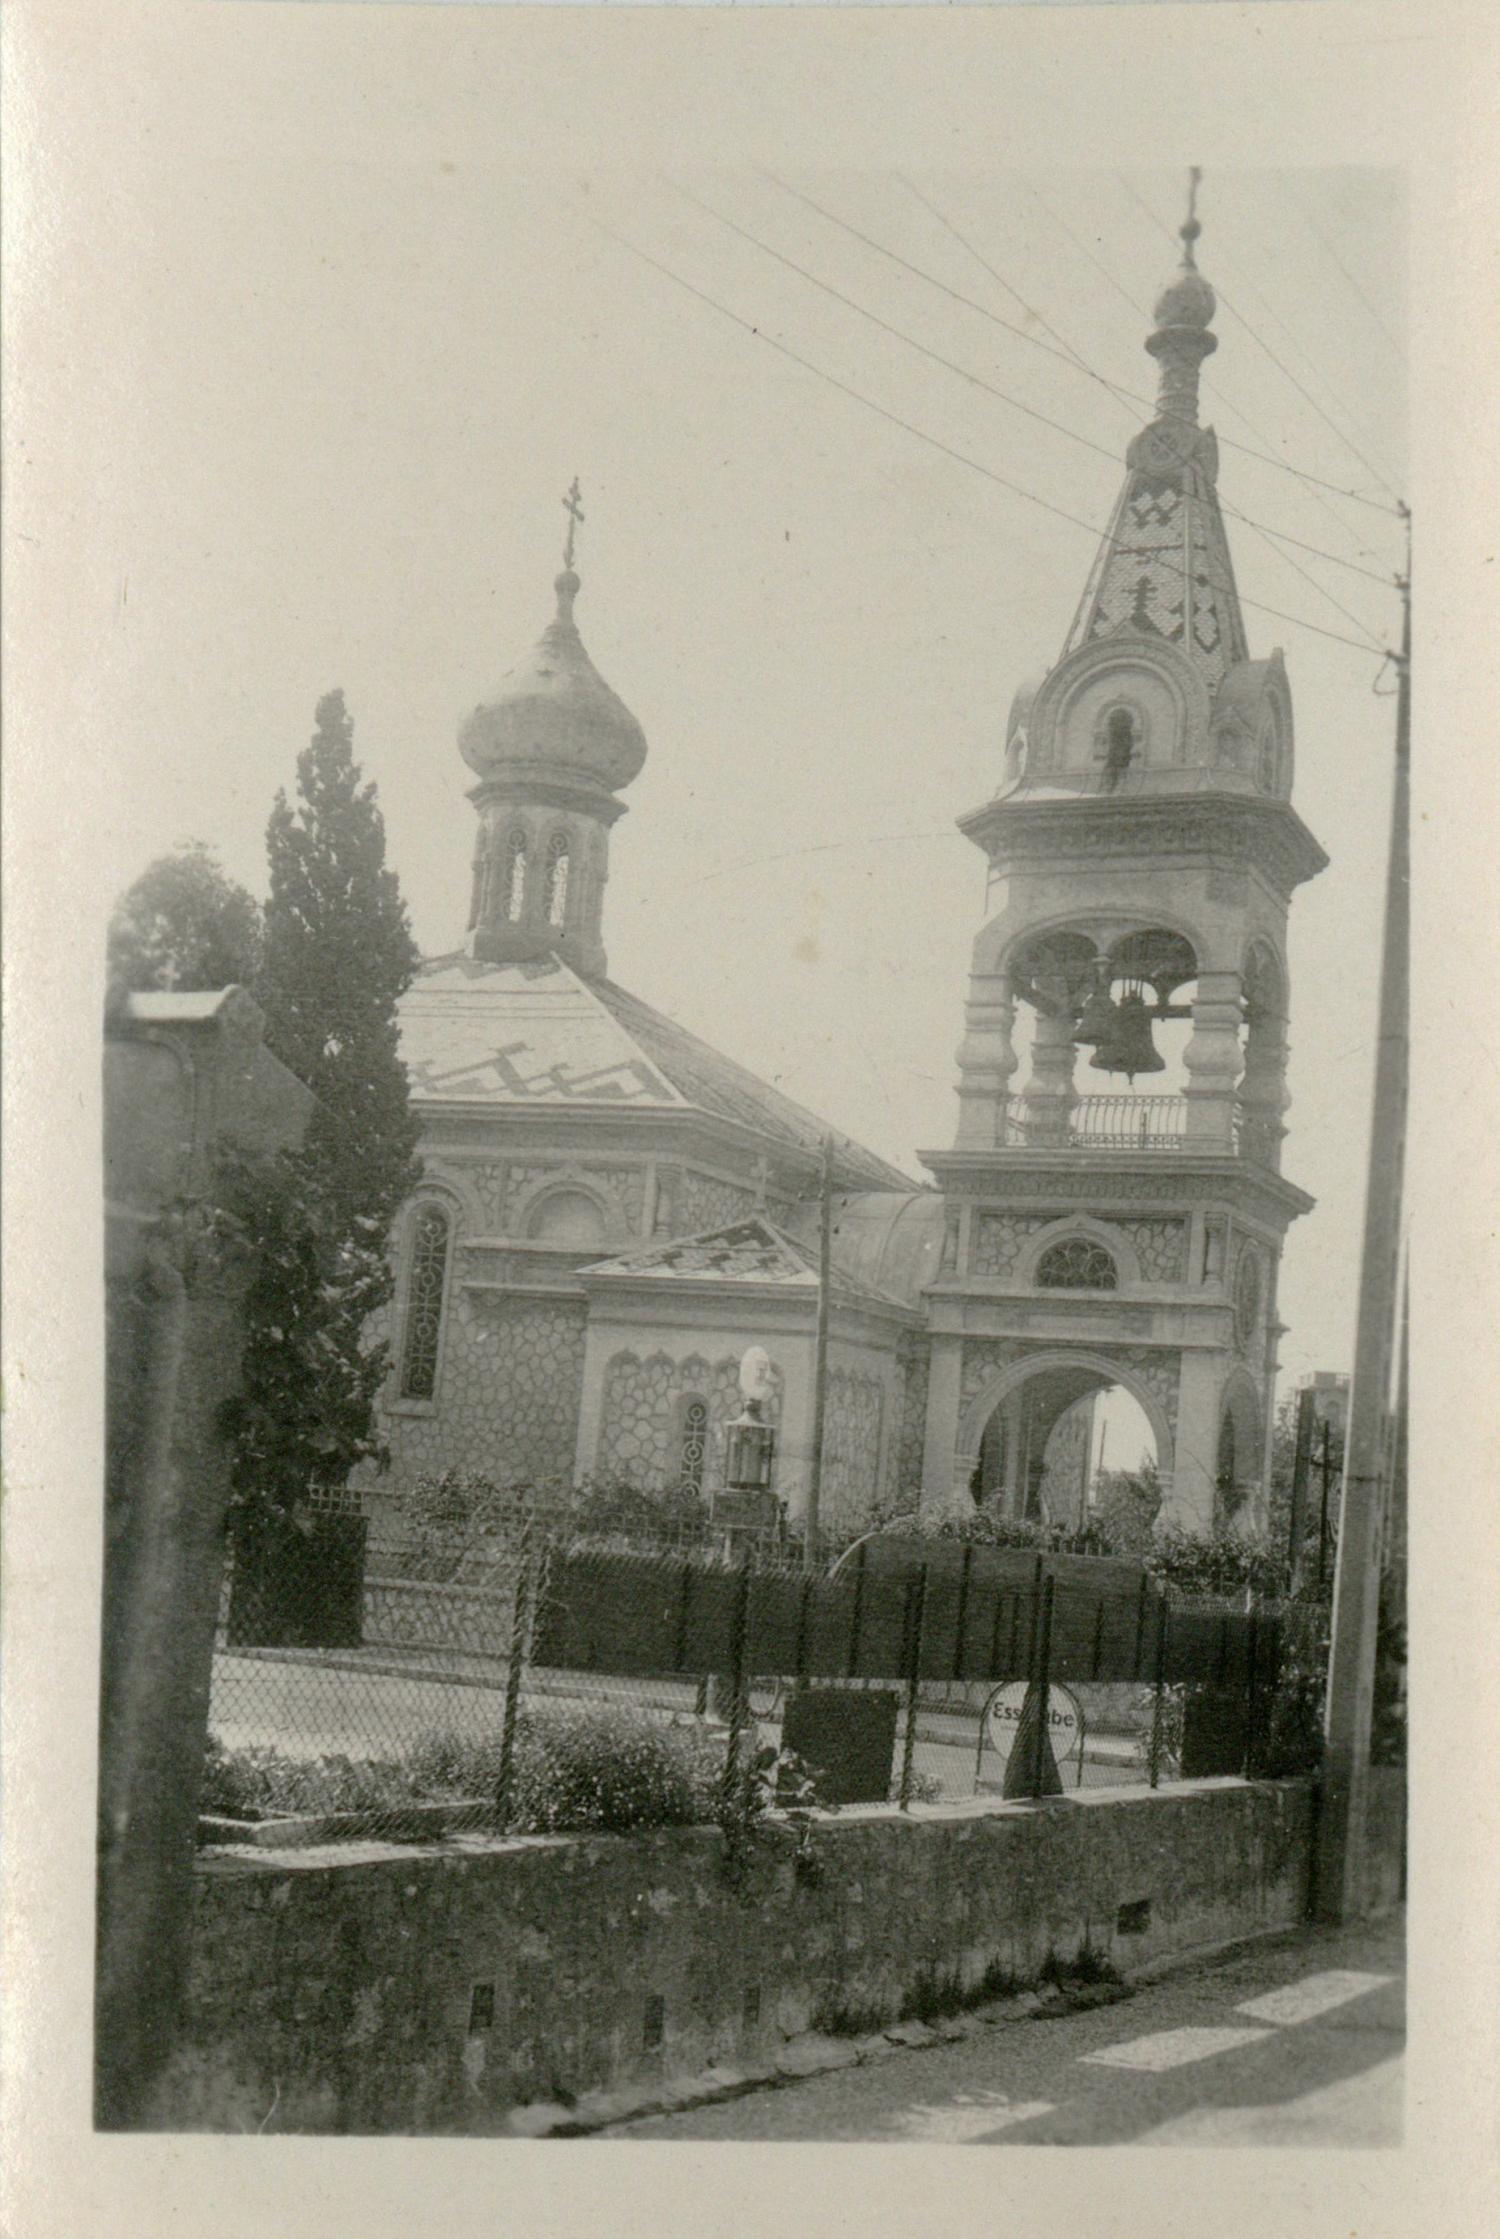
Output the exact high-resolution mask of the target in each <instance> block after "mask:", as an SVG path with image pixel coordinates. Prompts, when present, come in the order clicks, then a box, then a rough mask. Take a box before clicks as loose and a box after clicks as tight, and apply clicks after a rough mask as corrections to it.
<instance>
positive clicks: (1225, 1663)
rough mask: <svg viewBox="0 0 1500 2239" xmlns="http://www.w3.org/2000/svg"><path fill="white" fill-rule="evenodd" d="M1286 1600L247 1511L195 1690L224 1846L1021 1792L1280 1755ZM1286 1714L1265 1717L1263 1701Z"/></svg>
mask: <svg viewBox="0 0 1500 2239" xmlns="http://www.w3.org/2000/svg"><path fill="white" fill-rule="evenodd" d="M1286 1655H1287V1626H1286V1623H1285V1621H1284V1618H1283V1614H1282V1613H1281V1612H1280V1611H1278V1610H1275V1609H1265V1608H1262V1609H1246V1608H1245V1607H1243V1606H1232V1605H1230V1604H1227V1603H1224V1602H1202V1601H1187V1600H1182V1599H1174V1598H1171V1597H1169V1596H1167V1595H1166V1594H1164V1593H1162V1592H1161V1591H1160V1590H1159V1589H1158V1588H1157V1587H1156V1586H1155V1585H1154V1584H1153V1582H1152V1581H1151V1580H1150V1579H1149V1578H1148V1576H1147V1575H1146V1573H1145V1572H1144V1571H1143V1570H1142V1569H1141V1568H1140V1566H1138V1565H1135V1564H1130V1563H1125V1562H1116V1561H1109V1560H1098V1559H1090V1558H1083V1557H1072V1556H1067V1555H1039V1554H1034V1553H1031V1552H1029V1551H1025V1550H1019V1549H1006V1548H992V1547H979V1546H964V1545H962V1544H960V1543H958V1542H954V1541H941V1540H938V1541H934V1540H922V1539H901V1538H889V1539H872V1540H869V1541H866V1542H864V1543H863V1544H861V1545H860V1546H858V1547H856V1548H855V1549H854V1550H853V1552H852V1555H849V1556H846V1557H845V1559H844V1560H843V1561H841V1562H839V1563H838V1564H836V1565H835V1566H834V1567H833V1568H832V1570H831V1571H830V1570H827V1569H821V1570H808V1569H805V1568H800V1567H796V1566H795V1565H793V1564H792V1563H790V1562H788V1561H787V1560H786V1559H785V1557H784V1555H782V1554H781V1553H779V1551H778V1550H777V1549H776V1547H775V1545H774V1543H773V1542H770V1541H764V1542H756V1541H754V1540H750V1541H746V1542H744V1543H742V1544H740V1545H737V1546H726V1545H725V1544H724V1542H723V1541H722V1540H717V1541H716V1540H712V1539H709V1540H702V1541H699V1542H696V1543H694V1544H691V1545H682V1544H677V1545H672V1546H668V1547H659V1548H654V1549H648V1550H644V1551H643V1550H641V1549H639V1548H634V1549H629V1548H625V1547H622V1546H621V1545H619V1544H613V1545H610V1544H600V1543H598V1542H593V1543H591V1542H588V1541H580V1540H578V1539H576V1538H572V1537H570V1536H569V1534H568V1530H567V1527H566V1525H565V1523H564V1522H563V1521H562V1520H561V1519H559V1518H557V1517H552V1516H548V1515H546V1514H533V1515H527V1516H524V1517H521V1518H519V1519H516V1520H514V1521H513V1522H512V1523H511V1524H510V1525H509V1526H508V1527H507V1528H506V1529H504V1530H500V1531H496V1532H492V1533H489V1534H487V1535H485V1536H484V1537H483V1538H482V1539H481V1540H480V1541H478V1542H465V1543H463V1544H461V1545H457V1546H455V1545H444V1544H443V1543H442V1541H441V1539H440V1538H439V1539H438V1540H437V1541H434V1540H433V1538H432V1537H431V1535H428V1536H426V1537H423V1536H421V1535H418V1536H415V1537H413V1536H410V1535H409V1536H408V1537H407V1538H405V1539H396V1538H376V1539H371V1538H370V1537H369V1536H368V1533H367V1528H366V1526H365V1524H364V1522H363V1520H362V1519H360V1518H358V1517H352V1516H337V1515H325V1516H320V1517H315V1518H313V1519H311V1520H309V1521H307V1522H306V1523H305V1524H304V1525H303V1526H302V1527H301V1528H293V1527H291V1526H289V1525H287V1524H286V1523H284V1522H274V1523H264V1524H262V1525H261V1526H260V1527H258V1528H257V1529H255V1530H247V1531H242V1532H241V1533H240V1534H239V1536H238V1539H237V1544H236V1553H235V1560H234V1563H233V1565H232V1569H231V1574H230V1576H229V1579H228V1581H227V1584H226V1590H225V1595H224V1603H223V1610H222V1617H221V1625H220V1637H219V1643H218V1647H217V1652H216V1655H215V1662H214V1679H213V1691H212V1700H211V1706H210V1749H209V1764H208V1774H207V1782H206V1787H205V1796H204V1805H203V1812H204V1819H205V1833H206V1834H207V1835H208V1836H209V1838H210V1839H212V1840H215V1841H220V1842H224V1841H231V1842H233V1841H238V1842H244V1841H255V1842H268V1841H275V1842H281V1843H285V1842H316V1841H333V1840H351V1839H358V1838H359V1837H361V1836H366V1837H373V1838H379V1839H390V1838H391V1837H411V1838H416V1837H426V1836H434V1835H437V1834H439V1833H443V1832H448V1831H458V1830H462V1829H465V1828H484V1829H495V1828H504V1829H510V1830H513V1831H521V1830H533V1831H545V1830H549V1829H562V1828H565V1827H590V1826H593V1827H609V1828H623V1827H627V1826H631V1825H642V1824H665V1823H671V1822H674V1821H677V1822H688V1821H695V1820H698V1821H701V1820H711V1819H715V1818H722V1817H724V1815H725V1814H726V1812H732V1811H735V1810H738V1811H740V1812H742V1813H743V1812H744V1811H745V1810H758V1809H764V1808H768V1807H769V1806H770V1805H771V1804H773V1803H775V1802H777V1801H781V1802H786V1801H787V1800H788V1799H789V1798H795V1799H797V1800H799V1801H802V1802H811V1801H818V1802H823V1803H830V1804H837V1805H840V1806H847V1805H857V1804H860V1803H885V1802H888V1801H890V1800H893V1799H894V1800H897V1801H899V1802H900V1803H902V1804H903V1805H906V1806H910V1805H912V1804H928V1803H939V1802H956V1801H958V1800H961V1799H967V1798H973V1797H975V1796H1008V1797H1036V1796H1042V1795H1048V1794H1058V1793H1066V1792H1067V1791H1068V1790H1070V1789H1077V1788H1084V1787H1088V1788H1100V1787H1114V1786H1122V1785H1127V1786H1128V1785H1133V1784H1137V1783H1142V1782H1148V1783H1150V1784H1152V1785H1156V1784H1158V1783H1159V1782H1161V1781H1163V1780H1170V1779H1176V1778H1181V1777H1189V1778H1191V1777H1203V1776H1212V1775H1216V1774H1217V1775H1229V1776H1235V1777H1238V1776H1241V1775H1243V1774H1245V1773H1247V1772H1252V1773H1253V1772H1256V1771H1262V1770H1281V1771H1290V1770H1296V1769H1299V1751H1301V1753H1302V1755H1303V1756H1305V1754H1306V1747H1305V1745H1308V1746H1310V1744H1308V1743H1307V1737H1306V1736H1305V1735H1304V1736H1303V1737H1302V1738H1301V1739H1300V1740H1299V1738H1298V1735H1297V1733H1296V1731H1294V1730H1293V1729H1292V1728H1289V1727H1288V1724H1287V1719H1286V1693H1285V1689H1284V1687H1283V1685H1282V1679H1283V1672H1282V1667H1283V1662H1284V1660H1285V1658H1286ZM1278 1721H1279V1723H1278Z"/></svg>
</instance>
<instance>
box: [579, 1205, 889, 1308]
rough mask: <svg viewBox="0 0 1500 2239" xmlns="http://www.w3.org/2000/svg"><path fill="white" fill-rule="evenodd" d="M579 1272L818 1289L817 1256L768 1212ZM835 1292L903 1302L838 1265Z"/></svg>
mask: <svg viewBox="0 0 1500 2239" xmlns="http://www.w3.org/2000/svg"><path fill="white" fill-rule="evenodd" d="M579 1273H580V1274H581V1275H584V1276H591V1275H609V1276H623V1277H629V1278H630V1279H631V1280H632V1281H643V1282H673V1281H677V1282H683V1281H688V1282H694V1283H777V1284H781V1285H786V1286H789V1287H790V1288H792V1289H796V1290H805V1291H807V1292H808V1293H809V1294H815V1293H816V1291H817V1288H818V1262H817V1255H816V1254H815V1253H814V1252H811V1251H809V1250H808V1249H807V1247H806V1246H805V1245H803V1244H801V1243H799V1242H798V1241H797V1240H796V1238H795V1237H791V1236H788V1235H787V1233H786V1231H785V1229H782V1228H778V1227H777V1226H776V1224H775V1222H774V1221H770V1220H767V1219H766V1217H765V1215H764V1214H763V1213H752V1214H750V1215H749V1216H748V1217H747V1218H746V1219H744V1220H742V1221H732V1222H730V1223H729V1225H728V1226H727V1227H725V1228H715V1229H708V1230H705V1231H703V1232H702V1233H701V1234H699V1235H696V1236H673V1237H669V1238H667V1239H666V1240H665V1241H664V1242H662V1243H657V1244H647V1245H644V1246H643V1247H642V1248H641V1249H640V1250H639V1251H635V1252H621V1253H619V1254H618V1255H617V1256H616V1257H615V1258H613V1259H604V1260H597V1261H595V1262H594V1263H593V1265H591V1266H589V1267H584V1268H580V1269H579ZM833 1291H834V1294H835V1296H837V1297H839V1298H844V1299H847V1300H850V1301H853V1302H855V1303H858V1302H859V1301H861V1300H864V1301H867V1302H869V1303H871V1304H878V1305H881V1306H893V1305H900V1304H901V1303H902V1301H901V1300H899V1299H894V1298H892V1297H890V1296H889V1295H888V1294H887V1293H886V1292H883V1291H878V1290H875V1289H874V1288H873V1287H871V1286H870V1285H869V1284H866V1283H861V1282H859V1281H857V1280H855V1279H854V1278H853V1277H852V1276H849V1275H846V1274H845V1273H844V1271H843V1270H842V1268H839V1267H837V1266H836V1267H835V1270H834V1278H833Z"/></svg>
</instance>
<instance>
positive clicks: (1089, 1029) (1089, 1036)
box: [1073, 965, 1149, 1049]
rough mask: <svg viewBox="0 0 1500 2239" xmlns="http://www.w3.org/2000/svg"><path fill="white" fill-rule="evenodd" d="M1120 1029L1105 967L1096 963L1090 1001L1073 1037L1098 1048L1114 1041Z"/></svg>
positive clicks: (1076, 1040)
mask: <svg viewBox="0 0 1500 2239" xmlns="http://www.w3.org/2000/svg"><path fill="white" fill-rule="evenodd" d="M1119 1030H1120V1017H1119V1012H1118V1011H1117V1010H1116V1008H1115V1005H1114V1002H1113V999H1112V998H1111V996H1110V992H1109V984H1108V982H1107V980H1106V979H1105V976H1104V970H1103V967H1102V966H1100V965H1095V967H1094V985H1093V988H1092V990H1091V992H1090V995H1089V999H1088V1001H1087V1002H1086V1003H1085V1004H1084V1006H1083V1011H1082V1014H1081V1015H1080V1017H1079V1020H1078V1024H1077V1025H1076V1026H1075V1027H1074V1029H1073V1039H1074V1041H1075V1042H1082V1043H1084V1044H1085V1045H1092V1046H1093V1047H1094V1048H1095V1049H1097V1048H1099V1047H1100V1046H1101V1045H1103V1046H1105V1047H1107V1046H1108V1045H1109V1044H1110V1043H1111V1042H1113V1041H1114V1039H1115V1037H1116V1035H1117V1034H1118V1032H1119ZM1148 1031H1149V1029H1148Z"/></svg>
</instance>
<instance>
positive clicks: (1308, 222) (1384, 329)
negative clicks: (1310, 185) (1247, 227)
mask: <svg viewBox="0 0 1500 2239" xmlns="http://www.w3.org/2000/svg"><path fill="white" fill-rule="evenodd" d="M1282 191H1283V192H1284V194H1285V195H1286V198H1287V200H1288V202H1290V204H1291V206H1292V208H1293V209H1294V210H1295V211H1296V213H1297V215H1298V217H1299V218H1300V219H1301V220H1302V223H1303V224H1304V225H1305V226H1306V228H1307V230H1308V232H1309V233H1310V234H1311V235H1312V237H1313V239H1314V240H1315V241H1316V242H1317V244H1318V247H1319V248H1320V249H1321V250H1322V252H1323V254H1324V256H1326V257H1327V259H1328V261H1329V263H1330V264H1331V265H1332V266H1333V267H1334V269H1335V270H1336V271H1338V272H1341V273H1342V274H1343V276H1344V278H1345V280H1346V281H1347V282H1348V284H1349V286H1350V287H1351V288H1352V289H1353V291H1354V293H1355V295H1357V296H1358V298H1359V300H1360V302H1361V303H1362V304H1363V305H1364V307H1365V309H1366V310H1367V311H1368V312H1369V314H1370V317H1371V318H1372V319H1373V320H1374V322H1375V324H1376V326H1377V327H1379V329H1380V331H1381V333H1382V334H1383V335H1384V336H1385V339H1386V341H1387V342H1388V343H1389V344H1390V346H1391V348H1392V349H1393V350H1394V351H1395V353H1396V356H1397V357H1398V358H1402V357H1403V352H1402V349H1401V345H1400V343H1399V342H1398V341H1397V340H1396V337H1395V336H1394V335H1393V334H1392V332H1391V330H1390V328H1389V327H1388V326H1387V325H1386V323H1385V321H1384V319H1383V318H1382V317H1381V316H1380V313H1379V312H1378V311H1377V310H1376V308H1375V306H1374V304H1373V303H1372V302H1371V301H1370V299H1369V297H1368V296H1367V295H1366V294H1365V291H1364V289H1363V288H1362V287H1361V286H1360V284H1359V282H1358V281H1357V280H1356V279H1355V277H1354V274H1353V273H1352V272H1351V271H1350V270H1349V267H1348V266H1347V265H1346V264H1345V263H1344V261H1343V259H1342V257H1340V256H1339V255H1338V254H1337V252H1336V251H1335V249H1334V247H1333V244H1332V242H1331V241H1329V240H1328V239H1327V237H1326V236H1325V235H1324V234H1323V233H1321V232H1320V231H1319V229H1318V228H1317V226H1315V225H1314V224H1313V222H1312V219H1311V218H1310V217H1309V216H1308V214H1307V211H1306V210H1305V209H1304V208H1303V205H1302V203H1301V200H1300V199H1299V197H1298V196H1296V195H1295V194H1293V193H1292V190H1291V188H1290V187H1288V186H1285V185H1283V189H1282Z"/></svg>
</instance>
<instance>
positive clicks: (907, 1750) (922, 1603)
mask: <svg viewBox="0 0 1500 2239" xmlns="http://www.w3.org/2000/svg"><path fill="white" fill-rule="evenodd" d="M926 1606H927V1565H926V1564H925V1563H924V1564H923V1565H922V1567H921V1569H920V1570H919V1571H918V1572H917V1575H916V1577H915V1578H914V1579H913V1580H912V1582H911V1584H910V1585H909V1586H908V1587H907V1589H906V1733H905V1737H904V1739H903V1742H902V1747H901V1809H902V1810H903V1811H907V1810H909V1809H910V1806H911V1776H912V1758H913V1755H914V1753H915V1750H916V1746H917V1692H918V1689H919V1687H920V1685H921V1679H922V1618H923V1614H924V1611H925V1609H926Z"/></svg>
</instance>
